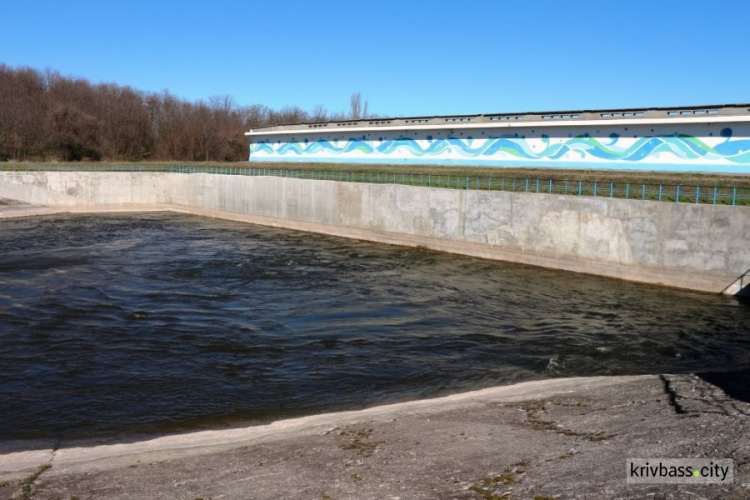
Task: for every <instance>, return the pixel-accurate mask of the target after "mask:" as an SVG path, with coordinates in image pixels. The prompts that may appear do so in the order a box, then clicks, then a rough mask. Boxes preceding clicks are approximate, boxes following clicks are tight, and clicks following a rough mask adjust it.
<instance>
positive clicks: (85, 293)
mask: <svg viewBox="0 0 750 500" xmlns="http://www.w3.org/2000/svg"><path fill="white" fill-rule="evenodd" d="M0 224H1V227H2V230H1V231H0V255H2V256H3V259H2V262H0V380H2V381H3V382H2V384H0V401H2V404H0V439H11V438H20V439H23V438H39V437H63V438H66V437H82V436H91V435H103V434H113V433H114V434H116V433H121V432H123V433H124V432H146V431H148V432H151V431H154V432H157V431H164V430H177V429H180V430H184V429H190V428H195V427H198V426H203V425H219V424H225V423H231V422H257V421H266V420H268V419H273V418H279V417H285V416H287V417H288V416H294V415H301V414H306V413H313V412H319V411H331V410H336V409H345V408H361V407H364V406H368V405H373V404H377V403H386V402H394V401H399V400H404V399H411V398H417V397H428V396H436V395H441V394H446V393H449V392H455V391H462V390H469V389H476V388H480V387H485V386H490V385H498V384H508V383H515V382H519V381H523V380H530V379H535V378H542V377H559V376H575V375H602V374H608V375H609V374H638V373H658V372H690V371H695V370H702V371H716V372H718V371H726V370H734V369H741V368H748V367H750V332H749V330H748V325H749V324H750V321H749V320H750V307H748V306H747V305H746V304H740V303H739V302H737V301H736V300H734V299H732V298H726V297H715V296H710V295H702V294H693V293H688V292H680V291H676V290H670V289H662V288H657V287H650V286H643V285H637V284H632V283H625V282H621V281H612V280H607V279H602V278H596V277H592V276H583V275H577V274H573V273H566V272H560V271H552V270H546V269H540V268H533V267H528V266H520V265H513V264H507V263H501V262H488V261H482V260H479V259H473V258H468V257H461V256H456V255H448V254H441V253H437V252H430V251H424V250H418V249H404V248H400V247H393V246H386V245H376V244H369V243H364V242H358V241H351V240H344V239H339V238H332V237H327V236H322V235H312V234H307V233H299V232H293V231H284V230H278V229H271V228H264V227H259V226H252V225H245V224H238V223H232V222H226V221H217V220H209V219H201V218H197V217H190V216H181V215H174V214H172V215H169V214H148V215H137V216H136V215H97V216H49V217H42V218H38V219H17V220H10V221H3V222H2V223H0Z"/></svg>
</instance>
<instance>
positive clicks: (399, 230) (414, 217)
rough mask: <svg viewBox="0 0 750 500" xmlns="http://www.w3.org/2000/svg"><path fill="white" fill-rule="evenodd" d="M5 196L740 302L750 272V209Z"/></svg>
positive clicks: (1, 179)
mask: <svg viewBox="0 0 750 500" xmlns="http://www.w3.org/2000/svg"><path fill="white" fill-rule="evenodd" d="M0 197H6V198H12V199H16V200H22V201H24V202H27V203H33V204H37V205H44V206H48V207H53V208H55V209H61V208H65V209H70V210H76V211H84V210H87V209H88V210H104V209H107V208H110V209H118V210H127V209H133V210H140V209H146V208H149V207H151V208H149V209H153V207H160V209H175V210H178V211H182V212H186V213H195V214H199V215H206V216H212V217H222V218H229V219H233V220H241V221H246V222H252V223H258V224H267V225H273V226H277V227H287V228H291V229H299V230H303V231H313V232H320V233H325V234H332V235H337V236H344V237H350V238H358V239H363V240H370V241H378V242H382V243H391V244H399V245H411V246H417V245H421V246H426V247H428V248H432V249H435V250H441V251H448V252H455V253H462V254H467V255H473V256H478V257H485V258H491V259H500V260H507V261H512V262H520V263H525V264H532V265H539V266H544V267H551V268H557V269H565V270H570V271H576V272H585V273H590V274H597V275H603V276H610V277H615V278H621V279H628V280H632V281H642V282H647V283H655V284H662V285H668V286H675V287H681V288H689V289H694V290H701V291H710V292H717V293H718V292H722V291H727V292H731V293H736V292H737V291H738V290H737V289H735V288H737V286H736V285H735V286H734V287H733V288H732V284H733V283H734V282H735V280H736V279H737V278H738V277H739V276H740V275H742V274H743V273H745V272H746V271H747V270H748V268H750V246H748V245H747V244H746V242H747V241H748V240H750V207H727V206H709V205H694V204H686V203H681V204H677V203H659V202H648V201H646V202H643V201H632V200H631V201H629V200H618V199H608V198H586V197H580V198H579V197H574V196H558V195H543V194H526V193H506V192H495V191H461V190H453V189H437V188H425V187H416V186H402V185H391V184H366V183H347V182H333V181H317V180H301V179H292V178H280V177H249V176H228V175H215V174H170V173H145V172H143V173H141V172H127V173H125V172H0ZM727 287H730V288H729V289H728V290H727Z"/></svg>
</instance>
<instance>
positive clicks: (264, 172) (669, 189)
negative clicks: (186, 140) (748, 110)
mask: <svg viewBox="0 0 750 500" xmlns="http://www.w3.org/2000/svg"><path fill="white" fill-rule="evenodd" d="M39 170H45V171H96V172H171V173H180V174H198V173H210V174H221V175H246V176H274V177H292V178H296V179H316V180H327V181H342V182H365V183H371V184H403V185H407V186H425V187H435V188H446V189H464V190H481V191H509V192H516V193H540V194H558V195H570V196H587V197H599V198H621V199H629V200H651V201H664V202H674V203H696V204H709V205H734V206H737V205H750V187H747V186H740V187H736V186H719V185H714V186H711V185H702V186H696V185H680V184H654V183H645V182H643V183H641V182H627V181H597V180H572V179H540V178H534V177H511V176H502V175H497V176H466V175H455V174H451V175H443V174H433V173H392V172H387V173H386V172H347V171H344V170H310V169H300V170H294V169H283V168H254V167H250V166H247V167H246V166H235V165H231V166H204V165H70V164H60V165H41V166H40V165H33V164H31V165H0V171H19V172H24V171H39Z"/></svg>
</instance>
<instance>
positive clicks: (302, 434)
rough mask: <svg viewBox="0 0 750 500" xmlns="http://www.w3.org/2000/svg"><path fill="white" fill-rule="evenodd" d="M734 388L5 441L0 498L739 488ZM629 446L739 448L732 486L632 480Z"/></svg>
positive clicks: (612, 384)
mask: <svg viewBox="0 0 750 500" xmlns="http://www.w3.org/2000/svg"><path fill="white" fill-rule="evenodd" d="M745 375H747V374H745ZM745 380H746V379H745ZM709 381H711V382H713V383H710V382H709ZM743 383H744V382H742V381H741V379H739V378H736V377H733V376H723V377H722V376H713V377H711V376H695V375H662V376H655V375H648V376H638V377H592V378H571V379H553V380H544V381H537V382H528V383H523V384H517V385H513V386H507V387H496V388H492V389H486V390H482V391H475V392H471V393H465V394H459V395H455V396H450V397H447V398H439V399H433V400H423V401H414V402H409V403H402V404H397V405H389V406H380V407H376V408H371V409H368V410H364V411H359V412H344V413H335V414H328V415H317V416H313V417H306V418H300V419H293V420H285V421H280V422H276V423H273V424H270V425H263V426H257V427H248V428H243V429H230V430H220V431H202V432H195V433H189V434H183V435H176V436H164V437H159V438H155V439H151V440H149V441H140V442H133V443H120V444H106V445H98V446H92V445H90V444H85V443H64V442H63V443H56V445H55V446H54V447H50V448H47V449H46V450H39V451H35V452H23V451H15V452H14V451H13V450H12V449H11V448H8V447H6V448H5V449H6V452H5V453H4V454H3V455H2V456H0V478H2V479H0V481H2V482H1V483H0V484H2V487H0V498H34V499H66V500H67V499H74V498H77V499H81V500H82V499H89V498H94V499H98V498H108V499H109V498H114V499H119V498H165V499H167V498H169V499H174V498H182V499H189V500H195V499H198V498H203V499H209V498H210V499H218V498H251V499H271V498H273V499H275V498H293V499H296V498H300V499H302V498H304V499H404V500H405V499H436V498H437V499H442V498H446V499H451V498H456V499H478V500H487V499H494V500H497V499H527V498H528V499H536V500H542V499H550V498H556V499H561V498H596V499H600V498H655V499H658V498H665V499H667V498H716V499H719V498H721V499H744V498H750V432H749V431H750V404H748V402H747V401H743V400H742V399H745V400H747V399H750V398H746V397H745V396H746V392H747V391H745V390H744V389H742V387H741V384H743ZM722 387H723V389H722ZM743 391H744V392H743ZM728 393H729V394H734V395H735V396H738V397H739V398H740V399H735V398H732V397H730V396H729V395H728ZM629 457H632V458H634V457H646V458H648V457H654V458H657V457H658V458H695V457H709V458H732V459H734V462H735V470H734V482H733V483H731V484H725V485H628V484H627V483H626V459H627V458H629Z"/></svg>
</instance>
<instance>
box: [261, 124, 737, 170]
mask: <svg viewBox="0 0 750 500" xmlns="http://www.w3.org/2000/svg"><path fill="white" fill-rule="evenodd" d="M721 136H722V137H724V142H722V143H720V144H717V145H716V146H709V145H708V144H706V143H705V142H703V141H702V140H701V139H699V138H697V137H694V136H690V135H685V134H674V135H670V136H651V137H641V138H639V139H637V140H636V141H635V142H634V143H633V144H631V145H630V146H628V147H618V145H617V143H618V142H619V136H618V135H616V134H612V135H611V136H610V141H609V142H608V143H607V144H604V143H603V142H602V141H600V140H599V139H596V138H594V137H591V136H590V135H588V134H583V135H578V136H575V137H572V138H570V139H568V140H566V141H565V142H561V143H555V144H550V140H549V137H548V136H544V135H543V136H542V144H543V145H544V147H543V148H542V149H541V150H540V151H534V150H533V148H532V146H531V145H530V143H529V142H528V140H527V139H526V138H524V137H518V136H517V135H516V134H506V135H502V136H500V137H491V138H489V139H487V140H484V141H475V140H473V139H458V138H455V137H449V138H446V139H432V140H426V141H421V142H423V143H424V142H427V146H426V147H423V146H422V145H421V144H420V142H418V141H416V140H415V139H412V138H409V137H399V138H397V139H394V140H386V141H382V142H379V143H377V145H376V143H375V142H373V141H368V140H364V139H349V140H346V141H339V142H338V143H337V144H338V145H337V144H335V143H332V142H330V141H327V140H323V139H321V140H318V141H313V142H308V143H301V142H282V143H280V144H279V145H278V146H277V147H276V148H274V147H273V145H272V144H271V143H269V142H267V141H262V142H258V143H252V144H251V145H250V153H251V155H252V154H253V153H266V154H271V155H281V156H285V155H286V156H297V155H317V156H323V155H335V156H338V155H347V154H350V153H354V152H359V153H360V154H364V155H376V156H378V157H381V156H389V155H394V156H396V155H399V156H411V157H415V158H424V157H436V156H440V155H444V154H447V153H451V154H454V155H458V156H460V157H462V158H473V159H477V160H480V161H481V160H482V159H492V158H493V157H497V156H502V155H505V156H509V157H512V159H516V160H558V159H560V158H562V157H564V156H565V155H572V156H573V157H577V158H578V159H581V160H585V159H587V158H596V159H598V160H605V161H625V162H647V161H649V160H653V158H654V156H655V155H656V154H659V153H669V154H671V155H673V156H674V157H676V158H679V159H681V160H700V159H703V160H714V161H715V160H721V159H724V160H728V161H730V162H733V163H742V164H746V163H750V140H748V139H736V140H732V130H731V129H729V128H725V129H723V130H722V131H721ZM474 143H476V144H477V145H476V146H474V145H473V144H474Z"/></svg>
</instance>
